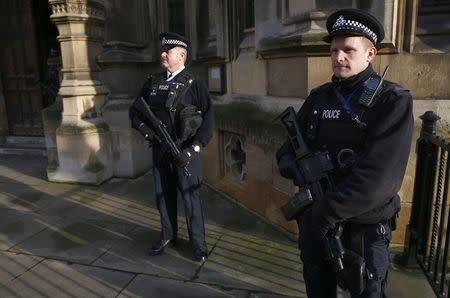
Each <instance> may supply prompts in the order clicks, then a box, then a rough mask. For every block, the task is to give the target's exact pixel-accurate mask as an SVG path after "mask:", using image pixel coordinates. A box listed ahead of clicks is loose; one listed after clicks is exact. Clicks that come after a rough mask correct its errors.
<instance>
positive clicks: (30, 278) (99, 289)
mask: <svg viewBox="0 0 450 298" xmlns="http://www.w3.org/2000/svg"><path fill="white" fill-rule="evenodd" d="M133 277H134V275H133V274H130V273H124V272H118V271H112V270H106V269H102V268H96V267H92V266H83V265H79V264H68V263H65V262H60V261H55V260H45V261H43V262H41V263H39V264H38V265H36V266H35V267H33V268H31V269H30V270H29V271H26V272H25V273H23V274H22V275H20V276H19V277H18V278H16V279H14V280H13V281H12V282H10V283H8V284H6V285H4V286H3V287H1V288H0V296H1V297H6V296H7V297H58V298H60V297H83V298H84V297H115V296H117V295H118V294H119V293H120V291H121V290H122V289H123V288H124V287H125V286H126V285H127V284H128V283H129V282H130V281H131V280H132V278H133Z"/></svg>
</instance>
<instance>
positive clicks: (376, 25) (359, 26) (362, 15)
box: [324, 8, 384, 46]
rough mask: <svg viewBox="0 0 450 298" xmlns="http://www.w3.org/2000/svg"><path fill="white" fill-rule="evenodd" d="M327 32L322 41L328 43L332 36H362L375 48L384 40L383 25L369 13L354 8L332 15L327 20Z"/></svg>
mask: <svg viewBox="0 0 450 298" xmlns="http://www.w3.org/2000/svg"><path fill="white" fill-rule="evenodd" d="M327 30H328V36H326V37H325V38H324V41H325V42H328V43H330V42H331V40H332V39H333V37H334V36H364V37H367V38H368V39H369V40H370V41H371V42H372V43H373V44H374V45H375V46H376V45H378V44H379V43H380V42H381V41H382V40H383V38H384V28H383V25H382V24H381V23H380V22H379V21H378V20H377V19H376V18H375V17H374V16H373V15H371V14H370V13H368V12H366V11H364V10H360V9H356V8H351V9H341V10H338V11H336V12H334V13H332V14H331V15H330V16H329V17H328V19H327Z"/></svg>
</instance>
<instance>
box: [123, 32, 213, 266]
mask: <svg viewBox="0 0 450 298" xmlns="http://www.w3.org/2000/svg"><path fill="white" fill-rule="evenodd" d="M160 40H161V65H162V67H163V68H164V69H165V71H164V72H162V73H159V74H156V75H152V76H149V78H148V79H147V81H146V82H145V84H144V86H143V88H142V90H141V93H140V95H139V96H140V97H143V98H144V99H145V101H146V102H147V104H148V105H149V106H150V108H151V110H152V111H153V113H154V114H155V115H156V116H157V117H158V118H159V120H161V121H162V122H163V123H164V125H165V126H166V128H167V131H168V133H169V134H170V135H171V137H172V139H173V141H174V142H175V143H176V144H178V145H179V146H180V150H181V155H180V156H178V157H177V158H174V157H173V156H170V154H169V152H168V150H167V148H166V147H165V146H164V145H162V144H160V143H159V142H157V141H156V140H155V139H154V137H153V136H154V130H153V129H152V126H151V124H150V123H149V122H148V121H147V120H146V119H145V117H144V116H143V114H142V112H143V111H139V110H138V109H136V108H135V107H134V105H133V106H132V107H131V108H130V119H131V122H132V127H133V128H135V129H137V130H138V131H139V132H141V134H142V135H144V136H145V137H146V139H148V140H149V141H150V143H152V144H153V176H154V183H155V197H156V204H157V207H158V210H159V213H160V218H161V236H160V239H159V241H158V242H157V243H155V244H154V245H153V246H152V247H151V248H150V250H149V255H151V256H155V255H159V254H161V253H162V252H163V251H164V248H165V247H167V246H173V245H175V244H176V241H177V231H178V223H177V190H179V191H180V193H181V195H182V198H183V202H184V209H185V215H186V222H187V226H188V232H189V239H190V243H191V245H192V248H193V255H194V259H195V260H197V261H204V260H205V259H206V258H207V257H208V250H207V247H206V242H205V227H204V214H203V212H204V210H203V205H202V201H201V199H200V187H201V184H202V150H203V148H204V147H205V146H206V144H207V143H208V142H209V140H210V139H211V137H212V129H213V112H212V104H211V98H210V95H209V92H208V89H207V87H206V85H205V84H204V83H202V82H201V81H200V80H198V79H196V78H194V77H193V76H192V75H191V74H190V73H189V72H188V71H187V70H186V68H185V62H186V58H187V50H188V46H189V42H188V40H187V39H186V38H184V37H183V36H181V35H179V34H177V33H163V34H161V35H160ZM185 167H186V169H187V170H188V172H189V174H186V173H185V172H184V171H183V168H185Z"/></svg>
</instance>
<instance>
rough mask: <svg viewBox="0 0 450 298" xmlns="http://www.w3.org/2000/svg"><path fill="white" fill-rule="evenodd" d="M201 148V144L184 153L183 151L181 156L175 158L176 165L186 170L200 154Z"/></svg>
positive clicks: (195, 144) (189, 148) (194, 145)
mask: <svg viewBox="0 0 450 298" xmlns="http://www.w3.org/2000/svg"><path fill="white" fill-rule="evenodd" d="M200 150H201V147H200V145H199V144H197V143H194V144H192V146H190V147H187V148H185V149H184V150H183V151H181V153H180V155H179V156H178V157H177V158H175V162H176V164H177V165H178V166H179V167H180V168H184V167H185V166H187V165H188V164H189V163H190V162H191V160H192V159H194V157H195V156H196V155H197V154H198V153H200Z"/></svg>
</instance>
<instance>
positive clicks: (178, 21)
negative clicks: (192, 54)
mask: <svg viewBox="0 0 450 298" xmlns="http://www.w3.org/2000/svg"><path fill="white" fill-rule="evenodd" d="M168 10H169V31H170V32H176V33H178V34H181V35H183V36H186V31H185V26H184V24H185V21H184V0H169V2H168Z"/></svg>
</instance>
